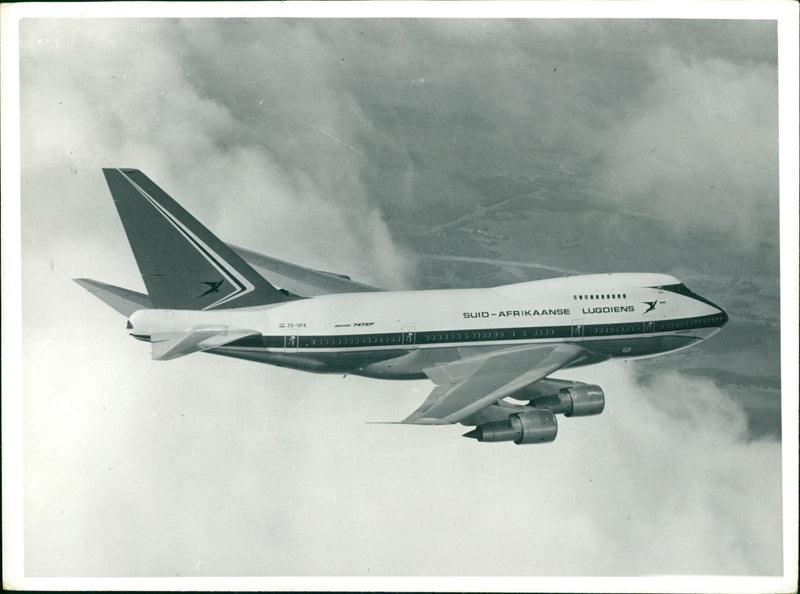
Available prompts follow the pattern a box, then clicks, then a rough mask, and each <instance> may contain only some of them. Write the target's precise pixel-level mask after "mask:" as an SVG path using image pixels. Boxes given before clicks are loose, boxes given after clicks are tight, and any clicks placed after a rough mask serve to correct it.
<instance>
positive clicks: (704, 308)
mask: <svg viewBox="0 0 800 594" xmlns="http://www.w3.org/2000/svg"><path fill="white" fill-rule="evenodd" d="M103 172H104V174H105V177H106V181H107V182H108V186H109V189H110V190H111V195H112V197H113V199H114V204H115V205H116V207H117V210H118V212H119V216H120V218H121V219H122V224H123V226H124V228H125V232H126V234H127V236H128V240H129V242H130V245H131V249H132V250H133V254H134V256H135V258H136V262H137V264H138V266H139V271H140V272H141V275H142V279H143V280H144V284H145V286H146V287H147V294H146V295H145V294H143V293H138V292H135V291H130V290H128V289H123V288H121V287H115V286H112V285H108V284H105V283H101V282H98V281H93V280H88V279H76V282H78V283H79V284H80V285H82V286H83V287H84V288H86V289H87V290H89V291H90V292H92V293H93V294H94V295H96V296H97V297H99V298H100V299H102V300H103V301H105V302H106V303H107V304H108V305H110V306H111V307H113V308H114V309H115V310H117V311H118V312H120V313H121V314H123V315H125V316H126V317H127V318H128V324H127V326H128V332H129V333H130V335H131V336H133V337H134V338H137V339H139V340H142V341H145V342H148V343H150V348H151V350H152V357H153V359H157V360H169V359H175V358H177V357H182V356H185V355H189V354H192V353H196V352H200V351H203V352H207V353H213V354H215V355H225V356H228V357H237V358H240V359H248V360H251V361H258V362H261V363H270V364H272V365H279V366H282V367H290V368H293V369H299V370H302V371H313V372H318V373H352V374H357V375H363V376H367V377H373V378H380V379H424V378H428V379H430V380H431V381H432V382H433V383H434V384H435V387H434V389H433V390H432V391H431V393H430V395H429V396H428V398H427V399H426V400H425V402H423V403H422V405H421V406H420V407H419V408H417V410H415V411H414V412H413V413H411V415H410V416H408V418H406V419H405V420H404V421H402V422H403V423H413V424H421V425H443V424H449V423H461V424H463V425H467V426H470V427H474V428H473V429H472V430H471V431H469V432H467V433H466V434H465V436H466V437H473V438H476V439H477V440H479V441H513V442H514V443H517V444H523V443H542V442H550V441H553V440H554V439H555V438H556V433H557V431H558V425H557V422H556V417H555V415H557V414H563V415H564V416H567V417H570V416H583V415H596V414H599V413H601V412H602V411H603V407H604V406H605V396H604V394H603V390H602V389H601V388H600V387H599V386H595V385H590V384H584V383H581V382H574V381H568V380H561V379H551V378H549V377H548V376H549V375H550V374H552V373H553V372H555V371H558V370H559V369H563V368H565V367H576V366H578V365H587V364H590V363H597V362H599V361H604V360H606V359H609V358H611V357H623V358H626V359H632V358H636V357H648V356H653V355H658V354H661V353H666V352H670V351H676V350H678V349H682V348H686V347H689V346H691V345H693V344H697V343H698V342H700V341H701V340H705V339H706V338H708V337H710V336H712V335H713V334H715V333H716V332H718V331H719V330H720V328H722V326H723V325H724V324H725V323H726V322H727V321H728V316H727V315H726V314H725V312H724V311H722V309H721V308H719V307H718V306H716V305H714V304H713V303H712V302H711V301H709V300H708V299H705V298H703V297H701V296H700V295H697V294H696V293H693V292H692V291H690V290H689V289H688V288H686V286H685V285H683V284H682V283H681V282H680V281H679V280H678V279H676V278H674V277H672V276H668V275H666V274H643V273H635V274H631V273H626V274H617V273H615V274H592V275H583V276H571V277H566V278H554V279H549V280H541V281H532V282H523V283H517V284H511V285H503V286H498V287H493V288H489V289H452V290H426V291H382V290H380V289H378V288H375V287H370V286H367V285H363V284H360V283H357V282H354V281H352V280H350V278H349V277H346V276H341V275H337V274H332V273H327V272H321V271H317V270H312V269H310V268H305V267H302V266H297V265H294V264H290V263H288V262H284V261H281V260H277V259H274V258H269V257H267V256H262V255H260V254H256V253H254V252H251V251H249V250H245V249H242V248H238V247H234V246H231V245H227V244H225V243H223V242H222V241H220V240H219V239H218V238H217V237H215V236H214V235H213V234H212V233H211V232H210V231H209V230H208V229H206V228H205V227H204V226H203V225H201V224H200V223H199V222H198V221H197V220H196V219H195V218H194V217H192V216H191V215H190V214H189V213H188V212H186V211H185V210H184V209H183V208H182V207H181V206H180V205H178V203H176V202H175V201H174V200H173V199H172V198H170V197H169V196H168V195H167V194H166V193H165V192H164V191H163V190H161V188H159V187H158V186H157V185H155V184H154V183H153V182H152V181H151V180H150V179H149V178H148V177H147V176H146V175H144V174H143V173H142V172H141V171H138V170H136V169H104V170H103ZM253 267H255V268H258V269H261V270H265V271H267V276H266V278H265V277H264V276H262V275H261V274H259V273H258V272H256V270H255V269H254V268H253ZM267 279H269V280H267ZM509 399H511V400H513V402H512V401H509Z"/></svg>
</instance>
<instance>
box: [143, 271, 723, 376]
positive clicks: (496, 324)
mask: <svg viewBox="0 0 800 594" xmlns="http://www.w3.org/2000/svg"><path fill="white" fill-rule="evenodd" d="M130 321H131V326H132V329H131V330H130V332H131V334H133V335H134V336H137V337H139V338H144V339H147V338H146V337H149V336H150V335H151V334H157V333H159V332H180V331H188V330H191V329H193V328H197V327H209V326H214V327H217V326H218V327H227V328H231V329H247V330H253V331H256V332H258V333H260V334H261V337H260V338H258V337H253V338H248V339H244V340H241V341H238V342H235V343H232V344H229V345H226V346H224V347H219V348H215V349H213V350H211V351H210V352H213V353H216V354H223V355H228V356H234V357H240V358H245V359H251V360H257V361H263V362H266V363H272V364H276V365H282V366H287V367H294V368H298V369H305V370H308V371H318V372H336V373H342V372H346V373H357V374H363V375H369V376H374V377H385V378H413V377H422V376H423V374H422V369H423V368H425V367H427V366H430V365H432V364H434V363H440V362H443V361H450V360H455V359H458V358H459V357H461V356H463V355H464V354H465V352H464V349H470V350H478V349H481V350H482V349H498V348H508V347H509V346H517V345H523V344H531V343H534V344H538V343H554V342H569V343H579V344H581V345H582V346H584V347H586V348H587V349H589V350H590V351H591V352H593V353H595V354H596V357H595V358H593V359H589V360H587V361H585V362H584V363H589V362H594V361H599V360H603V359H606V358H609V357H631V358H632V357H642V356H651V355H655V354H658V353H663V352H666V351H671V350H675V349H678V348H683V347H686V346H690V345H691V344H694V343H696V342H697V341H699V340H703V339H705V338H708V337H709V336H711V335H712V334H714V333H715V332H717V331H718V330H719V329H720V328H721V327H722V325H723V324H724V323H725V322H726V321H727V316H726V315H725V313H724V312H723V311H722V310H721V309H720V308H718V307H717V306H715V305H714V304H712V303H711V302H709V301H708V300H705V299H703V298H702V297H700V296H698V295H695V294H693V293H691V292H690V291H688V290H687V289H685V287H684V286H683V285H682V284H681V283H680V281H679V280H677V279H676V278H674V277H672V276H668V275H663V274H640V273H624V274H623V273H617V274H596V275H583V276H572V277H565V278H553V279H547V280H541V281H531V282H524V283H517V284H512V285H504V286H500V287H494V288H488V289H451V290H429V291H395V292H375V293H345V294H332V295H324V296H320V297H314V298H312V299H298V300H295V301H289V302H284V303H279V304H275V305H270V306H261V307H252V308H243V309H228V310H210V311H187V310H142V311H139V312H136V313H134V314H133V315H132V316H131V320H130Z"/></svg>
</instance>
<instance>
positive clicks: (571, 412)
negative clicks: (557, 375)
mask: <svg viewBox="0 0 800 594" xmlns="http://www.w3.org/2000/svg"><path fill="white" fill-rule="evenodd" d="M533 403H534V405H535V406H536V408H548V409H550V410H551V411H553V412H554V413H555V414H563V415H564V416H565V417H585V416H587V415H599V414H600V413H601V412H603V409H604V408H605V406H606V397H605V395H604V394H603V389H602V388H601V387H600V386H595V385H594V384H576V385H574V386H570V387H569V388H563V389H561V390H560V391H559V392H558V394H553V395H552V396H545V397H544V398H537V399H536V400H534V401H533Z"/></svg>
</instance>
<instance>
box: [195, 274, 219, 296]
mask: <svg viewBox="0 0 800 594" xmlns="http://www.w3.org/2000/svg"><path fill="white" fill-rule="evenodd" d="M200 282H201V283H203V284H204V285H208V291H206V292H205V293H203V294H202V295H200V297H205V296H206V295H208V294H209V293H219V287H220V285H222V283H224V282H225V279H221V280H218V281H200ZM200 297H198V299H200Z"/></svg>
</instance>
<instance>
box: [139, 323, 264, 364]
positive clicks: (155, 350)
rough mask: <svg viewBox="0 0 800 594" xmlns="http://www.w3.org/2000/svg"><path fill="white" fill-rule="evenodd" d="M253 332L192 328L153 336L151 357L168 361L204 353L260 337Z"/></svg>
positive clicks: (223, 328)
mask: <svg viewBox="0 0 800 594" xmlns="http://www.w3.org/2000/svg"><path fill="white" fill-rule="evenodd" d="M260 335H261V333H260V332H256V331H254V330H237V329H229V328H227V327H216V328H193V329H192V330H190V331H189V332H171V333H164V334H153V335H151V336H150V342H151V343H152V357H153V359H154V360H155V361H169V360H171V359H177V358H178V357H183V356H184V355H189V354H191V353H197V352H199V351H206V350H208V349H213V348H216V347H220V346H223V345H226V344H228V343H229V342H234V341H236V340H239V339H241V338H247V337H248V336H260Z"/></svg>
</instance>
